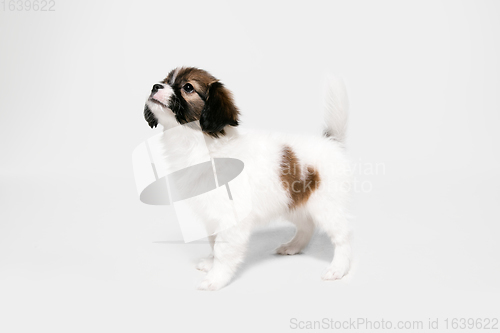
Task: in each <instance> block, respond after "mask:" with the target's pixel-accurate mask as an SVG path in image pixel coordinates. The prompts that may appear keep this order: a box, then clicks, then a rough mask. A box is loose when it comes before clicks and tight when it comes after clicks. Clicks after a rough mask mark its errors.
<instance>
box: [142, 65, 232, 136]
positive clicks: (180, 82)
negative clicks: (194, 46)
mask: <svg viewBox="0 0 500 333" xmlns="http://www.w3.org/2000/svg"><path fill="white" fill-rule="evenodd" d="M238 115H239V111H238V108H237V107H236V105H235V104H234V102H233V97H232V94H231V92H230V91H229V90H227V89H226V88H225V87H224V85H223V84H222V83H220V82H219V81H218V80H217V79H216V78H214V77H213V76H212V75H210V74H209V73H207V72H206V71H204V70H201V69H198V68H193V67H188V68H185V67H182V68H176V69H174V70H172V71H171V72H170V73H169V74H168V75H167V77H166V78H165V79H164V80H163V81H162V82H160V83H156V84H154V85H153V89H152V90H151V95H150V96H149V98H148V100H147V101H146V105H145V106H144V118H146V121H147V122H148V124H149V126H151V128H153V127H156V126H157V125H158V123H159V124H160V125H162V126H163V127H166V128H169V127H172V126H173V125H176V124H185V123H189V122H192V121H196V120H199V122H200V126H201V129H202V131H203V132H204V133H206V134H207V135H210V136H213V137H218V136H219V135H224V128H225V127H226V126H238Z"/></svg>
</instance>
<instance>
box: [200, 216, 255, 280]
mask: <svg viewBox="0 0 500 333" xmlns="http://www.w3.org/2000/svg"><path fill="white" fill-rule="evenodd" d="M250 232H251V230H250V228H249V223H244V222H240V224H238V225H237V226H234V227H231V228H229V229H226V230H224V231H221V232H219V233H218V234H217V237H216V239H215V244H214V259H213V266H212V269H211V270H210V271H209V272H208V274H207V276H206V277H205V279H204V280H203V281H202V282H201V283H200V285H199V286H198V289H200V290H219V289H221V288H222V287H224V286H225V285H227V284H228V283H229V282H230V281H231V279H232V277H233V276H234V274H235V273H236V270H237V269H238V266H239V265H240V264H241V263H242V262H243V259H244V258H245V253H246V249H247V244H248V240H249V238H250Z"/></svg>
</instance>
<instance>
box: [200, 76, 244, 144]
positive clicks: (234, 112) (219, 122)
mask: <svg viewBox="0 0 500 333" xmlns="http://www.w3.org/2000/svg"><path fill="white" fill-rule="evenodd" d="M238 116H239V111H238V108H237V107H236V105H235V104H234V101H233V96H232V94H231V92H230V91H229V90H227V89H226V88H225V87H224V85H223V84H222V83H220V82H218V81H216V82H214V83H212V84H211V85H210V87H209V88H208V93H207V97H206V100H205V107H204V108H203V111H201V116H200V125H201V129H202V130H203V132H205V133H207V134H209V135H211V136H213V137H218V136H219V134H222V135H224V127H226V126H227V125H229V126H238Z"/></svg>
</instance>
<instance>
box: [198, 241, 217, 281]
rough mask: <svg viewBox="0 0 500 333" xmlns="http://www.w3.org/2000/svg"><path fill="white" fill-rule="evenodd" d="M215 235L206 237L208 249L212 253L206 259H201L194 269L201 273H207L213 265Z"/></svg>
mask: <svg viewBox="0 0 500 333" xmlns="http://www.w3.org/2000/svg"><path fill="white" fill-rule="evenodd" d="M215 237H216V236H215V235H212V236H208V242H209V243H210V249H211V250H212V252H211V253H210V255H209V256H208V257H206V258H203V259H201V260H200V261H199V262H198V264H197V265H196V269H197V270H200V271H202V272H208V271H210V270H211V269H212V266H213V265H214V245H215Z"/></svg>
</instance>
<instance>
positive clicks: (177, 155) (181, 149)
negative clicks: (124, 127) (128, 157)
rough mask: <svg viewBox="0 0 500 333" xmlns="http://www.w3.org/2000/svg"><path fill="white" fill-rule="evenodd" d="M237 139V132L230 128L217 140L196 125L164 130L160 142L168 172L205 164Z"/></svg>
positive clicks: (191, 124) (227, 127)
mask: <svg viewBox="0 0 500 333" xmlns="http://www.w3.org/2000/svg"><path fill="white" fill-rule="evenodd" d="M238 137H239V133H238V130H237V129H236V128H234V127H230V126H226V128H225V129H224V135H220V136H219V137H217V138H215V137H212V136H209V135H207V134H205V133H203V132H202V131H201V128H200V127H199V125H198V123H190V124H187V125H182V126H176V127H173V128H169V129H164V132H163V139H162V141H163V145H164V156H165V158H166V162H167V165H168V168H169V170H168V171H169V172H173V171H177V170H180V169H183V168H186V167H189V166H191V165H195V164H199V163H203V162H206V161H207V160H210V159H211V158H213V155H214V154H215V155H216V154H217V151H218V150H220V149H221V148H223V147H224V146H226V145H227V144H229V143H230V142H232V141H234V140H235V139H237V138H238Z"/></svg>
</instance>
